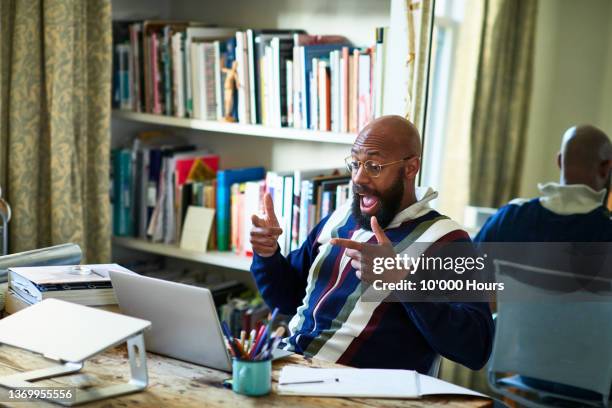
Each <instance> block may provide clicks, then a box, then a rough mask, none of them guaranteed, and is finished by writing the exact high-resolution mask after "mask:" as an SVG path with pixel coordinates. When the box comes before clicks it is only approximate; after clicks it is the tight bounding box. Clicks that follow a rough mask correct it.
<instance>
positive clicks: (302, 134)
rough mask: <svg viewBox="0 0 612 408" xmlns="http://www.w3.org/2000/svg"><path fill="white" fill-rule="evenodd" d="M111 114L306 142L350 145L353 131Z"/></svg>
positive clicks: (117, 116)
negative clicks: (338, 131)
mask: <svg viewBox="0 0 612 408" xmlns="http://www.w3.org/2000/svg"><path fill="white" fill-rule="evenodd" d="M113 118H117V119H124V120H131V121H135V122H141V123H151V124H154V125H163V126H174V127H180V128H186V129H196V130H204V131H208V132H219V133H228V134H235V135H243V136H253V137H266V138H271V139H285V140H301V141H306V142H323V143H336V144H345V145H352V144H353V142H354V141H355V135H354V134H353V133H336V132H323V131H317V130H308V129H294V128H273V127H267V126H262V125H243V124H239V123H226V122H215V121H208V120H199V119H188V118H176V117H173V116H165V115H154V114H151V113H138V112H131V111H125V110H119V109H115V110H113Z"/></svg>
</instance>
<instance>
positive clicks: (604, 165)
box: [597, 160, 612, 188]
mask: <svg viewBox="0 0 612 408" xmlns="http://www.w3.org/2000/svg"><path fill="white" fill-rule="evenodd" d="M597 171H598V172H599V176H600V177H601V178H602V179H605V180H609V178H610V172H612V160H604V161H602V162H601V163H600V164H599V169H597ZM608 187H609V186H606V188H608Z"/></svg>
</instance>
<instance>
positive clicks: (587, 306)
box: [488, 260, 612, 407]
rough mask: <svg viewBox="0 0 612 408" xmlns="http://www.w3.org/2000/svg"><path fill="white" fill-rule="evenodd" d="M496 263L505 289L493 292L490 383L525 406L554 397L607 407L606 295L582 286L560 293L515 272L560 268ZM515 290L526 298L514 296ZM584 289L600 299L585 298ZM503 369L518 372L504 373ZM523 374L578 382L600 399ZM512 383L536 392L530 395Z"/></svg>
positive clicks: (610, 317) (610, 339)
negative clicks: (537, 384)
mask: <svg viewBox="0 0 612 408" xmlns="http://www.w3.org/2000/svg"><path fill="white" fill-rule="evenodd" d="M494 263H495V271H496V276H497V281H498V282H503V283H504V290H503V291H500V292H498V298H497V312H498V315H497V319H496V333H495V342H494V345H493V352H492V355H491V359H490V361H489V369H488V382H489V384H490V386H491V388H492V389H493V390H495V391H496V392H498V393H499V394H502V395H504V396H506V397H508V398H510V399H512V400H514V401H517V402H518V403H520V404H521V405H523V406H527V407H544V406H549V405H546V404H545V403H544V402H545V401H551V400H552V399H555V398H556V399H560V400H566V401H573V402H576V403H579V404H582V405H594V406H604V407H608V406H609V397H610V385H611V384H612V302H610V297H609V296H608V297H607V298H606V297H604V296H599V297H598V296H595V295H593V294H589V293H586V292H583V293H581V290H577V291H575V292H573V293H560V292H555V291H552V290H550V289H546V288H544V287H537V286H534V285H530V284H528V283H525V281H526V279H520V280H518V279H515V277H517V276H522V277H526V276H527V277H529V276H530V275H529V274H534V273H535V274H544V275H546V274H548V275H549V276H555V275H556V276H558V275H559V273H558V272H557V271H553V270H547V269H544V268H534V267H531V266H528V265H521V264H518V263H514V262H508V261H500V260H495V261H494ZM561 274H562V273H561ZM511 275H514V277H512V276H511ZM517 295H518V296H519V297H520V298H522V299H527V300H525V301H517ZM588 295H591V296H592V298H597V300H598V301H584V299H585V297H586V296H588ZM579 300H580V301H579ZM507 373H515V374H516V375H514V376H510V377H508V376H507ZM501 374H505V375H506V377H502V376H501ZM526 378H529V379H535V380H536V381H540V382H544V383H546V384H555V385H559V386H560V387H561V388H562V387H565V388H568V386H569V387H577V388H579V389H582V390H586V392H587V393H588V392H589V391H590V392H591V394H592V393H597V394H594V395H600V396H601V400H591V399H584V398H579V397H577V396H576V395H570V394H567V393H559V390H558V389H556V390H552V391H551V390H544V389H542V388H540V387H538V388H536V387H534V385H533V383H529V382H528V381H527V379H526ZM557 388H559V387H557ZM515 389H519V390H523V391H527V392H528V393H529V395H536V396H537V398H536V399H531V398H528V397H527V396H525V395H521V394H520V393H517V392H514V391H513V390H515ZM582 390H581V391H582Z"/></svg>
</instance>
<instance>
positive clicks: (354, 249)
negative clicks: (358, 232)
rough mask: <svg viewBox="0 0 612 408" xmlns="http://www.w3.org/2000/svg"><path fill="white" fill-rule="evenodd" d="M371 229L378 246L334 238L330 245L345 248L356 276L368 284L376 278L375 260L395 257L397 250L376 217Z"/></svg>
mask: <svg viewBox="0 0 612 408" xmlns="http://www.w3.org/2000/svg"><path fill="white" fill-rule="evenodd" d="M370 227H371V228H372V232H373V233H374V236H375V237H376V242H377V244H378V245H374V244H368V243H364V242H358V241H353V240H350V239H345V238H332V240H331V241H330V243H331V244H332V245H338V246H341V247H343V248H345V249H346V250H345V252H344V254H345V255H346V256H348V257H349V258H351V266H352V267H353V268H355V274H356V275H357V277H358V278H359V279H361V280H365V281H366V282H369V281H371V280H372V279H373V278H374V275H373V273H372V267H373V263H374V258H379V257H380V258H385V257H394V256H395V250H394V249H393V244H392V243H391V241H390V240H389V238H387V236H386V235H385V232H384V231H383V229H382V228H381V227H380V224H378V220H377V219H376V217H372V218H371V219H370Z"/></svg>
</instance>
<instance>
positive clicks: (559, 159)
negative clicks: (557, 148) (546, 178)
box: [557, 152, 561, 170]
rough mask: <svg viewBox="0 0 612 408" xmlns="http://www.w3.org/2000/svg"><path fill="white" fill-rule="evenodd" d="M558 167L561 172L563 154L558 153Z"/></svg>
mask: <svg viewBox="0 0 612 408" xmlns="http://www.w3.org/2000/svg"><path fill="white" fill-rule="evenodd" d="M557 166H558V167H559V170H561V152H559V153H557Z"/></svg>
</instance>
